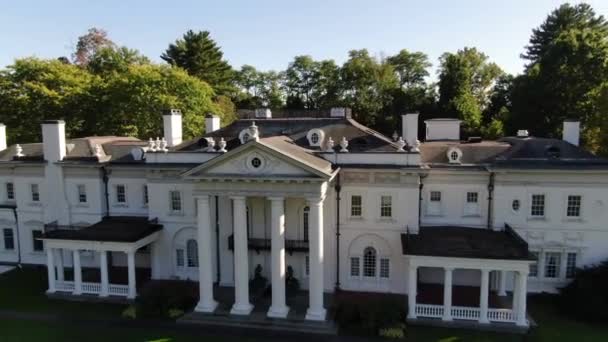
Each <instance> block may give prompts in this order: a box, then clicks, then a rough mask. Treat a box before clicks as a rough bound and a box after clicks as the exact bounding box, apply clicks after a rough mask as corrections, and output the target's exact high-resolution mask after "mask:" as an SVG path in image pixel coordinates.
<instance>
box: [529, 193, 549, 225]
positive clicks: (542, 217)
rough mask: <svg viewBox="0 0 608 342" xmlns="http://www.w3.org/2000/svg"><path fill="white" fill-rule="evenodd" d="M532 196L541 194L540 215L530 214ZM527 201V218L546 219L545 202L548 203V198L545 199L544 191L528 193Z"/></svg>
mask: <svg viewBox="0 0 608 342" xmlns="http://www.w3.org/2000/svg"><path fill="white" fill-rule="evenodd" d="M534 196H543V214H542V215H532V205H533V202H534ZM528 199H529V202H528V218H529V219H531V220H546V218H547V204H548V200H547V194H546V193H544V192H533V193H530V196H529V197H528Z"/></svg>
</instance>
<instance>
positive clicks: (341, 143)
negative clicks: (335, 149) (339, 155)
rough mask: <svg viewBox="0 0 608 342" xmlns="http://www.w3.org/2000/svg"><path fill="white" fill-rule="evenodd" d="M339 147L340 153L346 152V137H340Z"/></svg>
mask: <svg viewBox="0 0 608 342" xmlns="http://www.w3.org/2000/svg"><path fill="white" fill-rule="evenodd" d="M340 147H341V149H340V152H348V150H347V149H346V148H347V147H348V140H346V137H342V140H340Z"/></svg>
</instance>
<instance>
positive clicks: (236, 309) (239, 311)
mask: <svg viewBox="0 0 608 342" xmlns="http://www.w3.org/2000/svg"><path fill="white" fill-rule="evenodd" d="M251 310H253V305H251V304H250V303H245V304H237V303H235V304H234V305H233V306H232V309H231V310H230V314H231V315H240V316H247V315H249V314H250V313H251Z"/></svg>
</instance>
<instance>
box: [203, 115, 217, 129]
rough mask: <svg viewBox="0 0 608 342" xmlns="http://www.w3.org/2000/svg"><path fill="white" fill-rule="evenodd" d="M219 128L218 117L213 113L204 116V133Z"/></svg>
mask: <svg viewBox="0 0 608 342" xmlns="http://www.w3.org/2000/svg"><path fill="white" fill-rule="evenodd" d="M218 129H220V117H219V116H217V115H213V114H207V115H206V116H205V133H211V132H215V131H217V130H218Z"/></svg>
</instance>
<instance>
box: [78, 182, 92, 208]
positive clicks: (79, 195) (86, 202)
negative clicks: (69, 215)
mask: <svg viewBox="0 0 608 342" xmlns="http://www.w3.org/2000/svg"><path fill="white" fill-rule="evenodd" d="M81 189H82V190H84V191H83V192H81V191H80V190H81ZM82 196H84V201H82V200H81V199H82ZM76 203H77V204H80V205H85V204H88V203H89V197H88V195H87V186H86V184H76Z"/></svg>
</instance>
